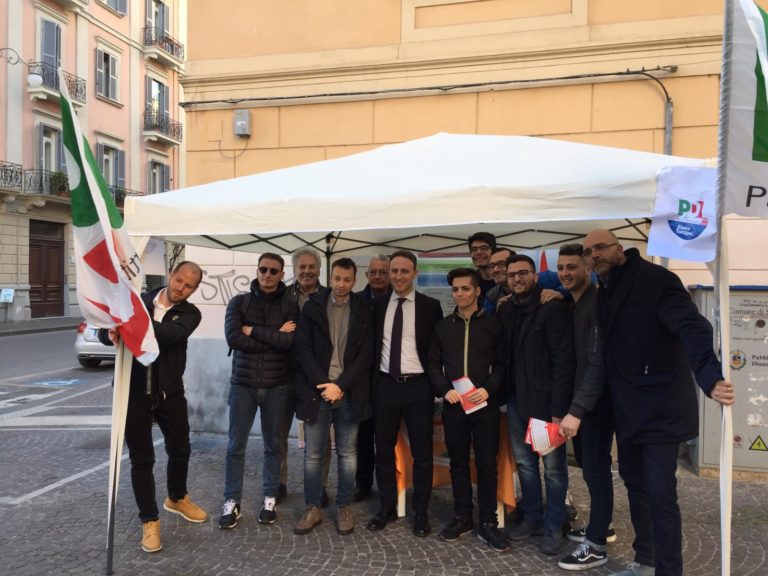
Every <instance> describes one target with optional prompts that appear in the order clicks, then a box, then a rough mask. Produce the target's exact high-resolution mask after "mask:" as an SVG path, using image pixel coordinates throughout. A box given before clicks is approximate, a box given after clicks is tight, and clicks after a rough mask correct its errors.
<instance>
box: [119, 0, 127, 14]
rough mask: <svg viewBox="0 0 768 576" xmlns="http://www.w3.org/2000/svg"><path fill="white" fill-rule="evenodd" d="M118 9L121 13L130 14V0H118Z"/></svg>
mask: <svg viewBox="0 0 768 576" xmlns="http://www.w3.org/2000/svg"><path fill="white" fill-rule="evenodd" d="M117 11H118V12H120V14H128V0H117Z"/></svg>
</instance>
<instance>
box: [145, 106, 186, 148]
mask: <svg viewBox="0 0 768 576" xmlns="http://www.w3.org/2000/svg"><path fill="white" fill-rule="evenodd" d="M144 130H145V131H146V130H156V131H157V132H160V133H161V134H165V135H166V136H168V138H171V139H172V140H175V141H177V142H181V134H182V126H181V122H177V121H176V120H172V119H171V118H170V117H169V116H167V115H166V114H160V113H159V112H145V113H144Z"/></svg>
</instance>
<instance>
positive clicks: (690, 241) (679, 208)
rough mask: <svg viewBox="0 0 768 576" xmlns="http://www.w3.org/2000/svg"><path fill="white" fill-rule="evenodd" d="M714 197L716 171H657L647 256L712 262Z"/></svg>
mask: <svg viewBox="0 0 768 576" xmlns="http://www.w3.org/2000/svg"><path fill="white" fill-rule="evenodd" d="M716 197H717V169H716V168H693V167H687V166H667V167H665V168H662V169H661V170H659V173H658V178H657V184H656V206H655V207H654V209H653V220H652V221H651V231H650V234H649V235H648V254H649V255H650V256H662V257H666V258H677V259H679V260H690V261H693V262H709V261H711V260H714V258H715V248H716V241H717V239H716V237H715V231H716V229H717V218H716V214H717V205H716Z"/></svg>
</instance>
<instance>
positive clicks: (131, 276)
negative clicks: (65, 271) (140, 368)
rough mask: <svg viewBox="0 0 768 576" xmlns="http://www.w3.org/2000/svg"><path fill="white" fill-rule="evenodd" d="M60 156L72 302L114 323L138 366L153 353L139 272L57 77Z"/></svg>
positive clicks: (91, 316)
mask: <svg viewBox="0 0 768 576" xmlns="http://www.w3.org/2000/svg"><path fill="white" fill-rule="evenodd" d="M59 85H60V86H61V119H62V124H63V137H62V139H63V142H64V156H65V157H66V161H67V175H68V177H69V187H70V198H71V202H72V226H73V237H74V250H75V269H76V271H77V301H78V303H79V304H80V311H81V313H82V314H83V316H84V317H85V319H86V320H87V321H88V322H89V323H90V324H93V325H94V326H97V327H99V328H113V327H115V326H118V325H119V333H120V337H121V339H122V341H123V342H124V343H125V345H126V347H127V348H128V349H129V350H130V351H131V352H132V353H133V355H134V356H135V357H136V359H137V360H138V361H139V362H141V363H142V364H144V365H149V364H150V363H152V362H153V361H154V360H155V358H157V355H158V353H159V350H158V346H157V341H156V340H155V333H154V331H153V329H152V322H151V319H150V317H149V314H148V313H147V309H146V308H145V307H144V303H143V302H142V301H141V298H140V297H139V294H138V291H137V290H136V288H134V285H133V281H134V280H135V279H139V281H138V282H137V284H139V285H141V281H142V280H143V276H144V271H143V269H142V265H141V260H140V259H139V257H138V255H137V254H136V250H135V249H134V247H133V244H132V243H131V241H130V239H129V238H128V235H127V234H126V232H125V229H124V228H123V218H122V216H121V215H120V213H119V212H118V210H117V207H116V206H115V202H114V200H113V199H112V195H111V194H110V192H109V189H108V188H107V184H106V182H105V181H104V177H103V176H102V175H101V171H100V169H99V168H98V166H97V165H96V160H95V158H94V157H93V153H92V152H91V148H90V146H89V145H88V141H87V140H86V139H85V137H84V136H83V133H82V131H81V130H80V124H79V122H78V120H77V117H76V116H75V112H74V108H73V107H72V103H71V101H70V98H69V91H68V90H67V83H66V82H65V80H64V78H63V76H62V75H61V73H60V75H59Z"/></svg>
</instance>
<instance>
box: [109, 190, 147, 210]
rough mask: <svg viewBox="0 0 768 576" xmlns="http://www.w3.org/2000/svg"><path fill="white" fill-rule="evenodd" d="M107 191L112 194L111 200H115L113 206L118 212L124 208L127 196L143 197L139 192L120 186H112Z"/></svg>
mask: <svg viewBox="0 0 768 576" xmlns="http://www.w3.org/2000/svg"><path fill="white" fill-rule="evenodd" d="M109 190H110V192H112V198H113V199H114V200H115V206H117V207H118V208H119V209H120V210H122V209H123V207H124V206H125V199H126V198H127V197H128V196H144V192H141V191H139V190H130V189H128V188H124V187H122V186H114V185H113V186H110V187H109Z"/></svg>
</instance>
